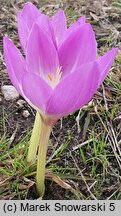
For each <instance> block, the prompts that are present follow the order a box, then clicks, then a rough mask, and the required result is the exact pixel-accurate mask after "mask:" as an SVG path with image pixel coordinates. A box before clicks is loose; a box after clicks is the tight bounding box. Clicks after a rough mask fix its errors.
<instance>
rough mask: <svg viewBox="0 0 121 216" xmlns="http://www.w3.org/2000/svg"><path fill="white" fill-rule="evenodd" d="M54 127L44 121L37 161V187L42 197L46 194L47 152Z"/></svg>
mask: <svg viewBox="0 0 121 216" xmlns="http://www.w3.org/2000/svg"><path fill="white" fill-rule="evenodd" d="M51 129H52V127H51V126H49V125H47V124H46V123H44V122H43V121H42V123H41V134H40V144H39V152H38V161H37V177H36V178H37V183H36V188H37V192H38V194H39V196H40V197H42V196H43V195H44V191H45V165H46V153H47V146H48V141H49V137H50V133H51Z"/></svg>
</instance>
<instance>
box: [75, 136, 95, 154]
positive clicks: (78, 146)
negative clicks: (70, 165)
mask: <svg viewBox="0 0 121 216" xmlns="http://www.w3.org/2000/svg"><path fill="white" fill-rule="evenodd" d="M92 141H93V139H90V140H86V141H85V142H83V143H81V144H79V145H76V146H74V147H73V148H72V152H73V151H75V150H77V149H78V148H80V147H82V146H84V145H86V144H88V143H90V142H92Z"/></svg>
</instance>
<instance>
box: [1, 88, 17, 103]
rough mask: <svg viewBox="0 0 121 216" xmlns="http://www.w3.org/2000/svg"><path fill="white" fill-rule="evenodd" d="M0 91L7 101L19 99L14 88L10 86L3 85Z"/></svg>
mask: <svg viewBox="0 0 121 216" xmlns="http://www.w3.org/2000/svg"><path fill="white" fill-rule="evenodd" d="M1 91H2V93H3V96H4V98H5V100H7V101H9V100H15V99H17V98H19V93H18V92H17V90H16V89H15V87H14V86H12V85H4V86H2V87H1Z"/></svg>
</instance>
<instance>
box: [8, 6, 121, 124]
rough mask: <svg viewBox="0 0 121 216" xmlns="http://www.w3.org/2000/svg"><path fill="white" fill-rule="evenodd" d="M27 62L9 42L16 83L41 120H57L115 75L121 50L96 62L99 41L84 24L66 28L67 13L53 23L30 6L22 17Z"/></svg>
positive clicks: (82, 20) (12, 76) (58, 15)
mask: <svg viewBox="0 0 121 216" xmlns="http://www.w3.org/2000/svg"><path fill="white" fill-rule="evenodd" d="M18 23H19V25H18V30H19V37H20V41H21V44H22V47H23V48H24V49H25V53H26V57H25V58H24V57H23V56H22V54H21V53H20V51H19V50H18V49H17V48H16V46H15V45H14V44H13V43H12V42H11V41H10V40H9V39H7V38H6V37H5V38H4V57H5V62H6V67H7V70H8V74H9V77H10V79H11V82H12V83H13V85H14V86H15V88H16V89H17V90H18V92H19V93H20V95H22V96H23V97H24V98H25V100H27V101H28V103H30V104H31V105H32V106H33V107H34V108H35V109H36V110H39V111H40V113H41V114H42V116H46V117H47V118H51V119H55V120H57V119H58V118H60V117H62V116H65V115H68V114H69V113H71V112H74V111H76V110H78V109H80V108H81V107H83V106H84V105H85V104H86V103H88V102H89V101H90V99H91V98H92V97H93V95H94V93H95V91H96V90H97V88H98V87H99V86H100V84H101V83H102V82H103V80H104V79H105V77H106V75H107V73H108V71H109V70H110V68H111V66H112V64H113V61H114V58H115V55H116V53H117V50H118V49H117V48H113V49H112V50H111V51H109V52H108V53H106V54H105V55H104V56H102V57H100V58H99V59H97V45H96V40H95V35H94V32H93V30H92V27H91V25H90V24H89V23H85V18H84V17H82V18H80V19H79V20H78V21H77V22H75V23H74V24H72V25H71V26H70V28H68V29H67V27H66V18H65V15H64V12H63V11H59V12H57V13H56V15H55V16H54V17H53V18H52V19H49V18H48V17H47V16H45V15H43V14H41V13H40V12H39V10H37V8H36V7H35V6H33V5H32V4H31V3H28V4H26V5H25V7H24V9H23V10H22V12H20V13H19V15H18Z"/></svg>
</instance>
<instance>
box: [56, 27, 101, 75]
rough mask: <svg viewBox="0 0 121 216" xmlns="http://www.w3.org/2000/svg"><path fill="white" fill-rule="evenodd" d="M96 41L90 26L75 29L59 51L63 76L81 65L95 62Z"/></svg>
mask: <svg viewBox="0 0 121 216" xmlns="http://www.w3.org/2000/svg"><path fill="white" fill-rule="evenodd" d="M96 53H97V48H96V40H95V35H94V32H93V30H92V27H91V25H90V24H85V25H83V26H82V27H81V28H80V27H77V28H76V29H75V30H74V31H72V32H71V33H70V34H69V36H68V37H67V38H66V39H65V40H64V42H63V43H62V45H61V46H60V49H59V60H60V65H61V66H62V71H63V75H65V74H68V73H71V72H72V71H74V70H76V68H77V67H79V66H80V65H81V64H85V63H87V62H90V61H95V60H96Z"/></svg>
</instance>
